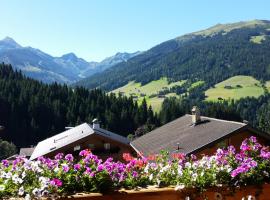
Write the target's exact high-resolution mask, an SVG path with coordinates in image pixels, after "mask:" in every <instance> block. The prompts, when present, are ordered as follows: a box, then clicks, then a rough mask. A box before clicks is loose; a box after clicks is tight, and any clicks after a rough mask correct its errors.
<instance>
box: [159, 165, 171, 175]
mask: <svg viewBox="0 0 270 200" xmlns="http://www.w3.org/2000/svg"><path fill="white" fill-rule="evenodd" d="M169 169H170V165H166V166H164V167H162V168H161V170H160V172H161V173H162V172H166V171H168V170H169Z"/></svg>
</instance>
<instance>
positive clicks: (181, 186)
mask: <svg viewBox="0 0 270 200" xmlns="http://www.w3.org/2000/svg"><path fill="white" fill-rule="evenodd" d="M184 188H185V185H177V186H176V187H175V188H174V190H175V191H178V190H182V189H184Z"/></svg>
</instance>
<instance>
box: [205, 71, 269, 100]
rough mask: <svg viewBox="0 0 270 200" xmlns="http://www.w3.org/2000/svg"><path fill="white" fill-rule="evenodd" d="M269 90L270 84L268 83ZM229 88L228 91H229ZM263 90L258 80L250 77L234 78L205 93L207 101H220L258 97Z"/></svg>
mask: <svg viewBox="0 0 270 200" xmlns="http://www.w3.org/2000/svg"><path fill="white" fill-rule="evenodd" d="M268 87H269V88H270V82H269V83H268ZM229 88H230V89H229ZM263 93H264V90H263V87H262V85H261V84H260V82H259V81H258V80H256V79H255V78H253V77H251V76H234V77H231V78H229V79H227V80H225V81H222V82H220V83H218V84H216V85H215V87H214V88H210V89H208V90H207V91H206V92H205V95H206V96H207V98H206V100H208V101H217V100H219V99H220V98H222V99H240V98H244V97H259V96H261V95H263Z"/></svg>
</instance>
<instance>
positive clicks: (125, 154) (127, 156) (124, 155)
mask: <svg viewBox="0 0 270 200" xmlns="http://www.w3.org/2000/svg"><path fill="white" fill-rule="evenodd" d="M123 159H124V160H125V161H127V162H129V161H131V160H133V159H134V158H133V156H132V155H130V153H123Z"/></svg>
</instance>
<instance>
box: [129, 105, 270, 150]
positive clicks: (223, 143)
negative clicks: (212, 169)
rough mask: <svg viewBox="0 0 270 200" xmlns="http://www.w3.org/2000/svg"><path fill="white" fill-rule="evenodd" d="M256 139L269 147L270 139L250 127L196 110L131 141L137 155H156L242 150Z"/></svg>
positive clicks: (194, 108) (195, 108)
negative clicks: (227, 148)
mask: <svg viewBox="0 0 270 200" xmlns="http://www.w3.org/2000/svg"><path fill="white" fill-rule="evenodd" d="M252 135H253V136H257V137H258V139H259V141H260V142H261V143H262V144H266V145H269V144H270V136H269V135H267V134H266V133H262V132H260V131H258V130H256V129H254V128H252V127H251V126H249V125H248V124H245V123H240V122H234V121H226V120H220V119H215V118H210V117H202V116H200V110H199V109H198V108H197V107H193V109H192V115H184V116H183V117H180V118H178V119H176V120H174V121H172V122H170V123H168V124H165V125H164V126H162V127H160V128H157V129H155V130H153V131H152V132H149V133H147V134H145V135H143V136H141V137H139V138H137V139H136V140H134V141H132V142H131V146H132V147H133V148H134V149H135V150H136V151H137V152H143V154H144V155H150V154H157V153H159V152H160V151H161V150H163V149H165V150H168V151H169V152H171V153H176V152H181V153H185V154H197V155H201V154H205V155H211V154H213V153H214V152H215V151H216V150H217V149H218V148H224V147H227V146H229V145H233V146H235V147H236V148H239V147H240V145H241V143H242V141H243V140H244V139H245V138H247V137H250V136H252Z"/></svg>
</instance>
